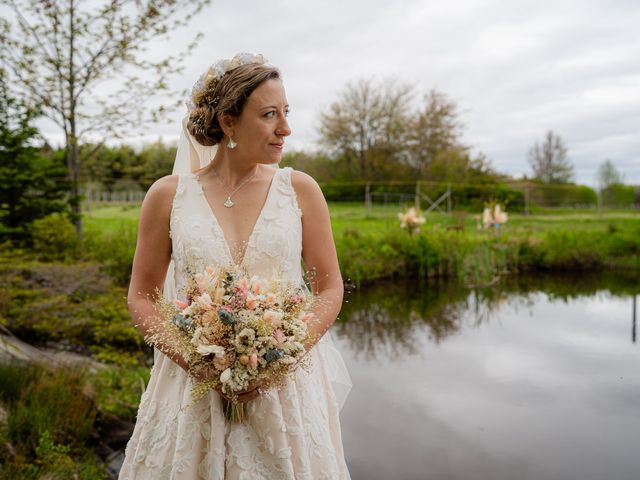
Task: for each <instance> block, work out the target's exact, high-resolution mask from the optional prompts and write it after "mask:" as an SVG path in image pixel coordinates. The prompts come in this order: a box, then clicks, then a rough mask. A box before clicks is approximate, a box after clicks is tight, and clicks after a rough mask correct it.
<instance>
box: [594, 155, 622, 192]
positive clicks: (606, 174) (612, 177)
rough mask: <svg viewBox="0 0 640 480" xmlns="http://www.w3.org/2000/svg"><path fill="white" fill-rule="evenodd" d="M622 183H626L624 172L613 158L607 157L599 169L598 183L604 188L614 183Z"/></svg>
mask: <svg viewBox="0 0 640 480" xmlns="http://www.w3.org/2000/svg"><path fill="white" fill-rule="evenodd" d="M622 183H624V180H623V176H622V174H621V173H620V172H619V171H618V169H617V168H616V167H615V165H614V164H613V162H612V161H611V160H609V159H606V160H605V161H604V162H603V163H602V165H600V168H599V169H598V184H599V185H600V189H601V190H604V189H607V188H609V187H611V186H613V185H621V184H622Z"/></svg>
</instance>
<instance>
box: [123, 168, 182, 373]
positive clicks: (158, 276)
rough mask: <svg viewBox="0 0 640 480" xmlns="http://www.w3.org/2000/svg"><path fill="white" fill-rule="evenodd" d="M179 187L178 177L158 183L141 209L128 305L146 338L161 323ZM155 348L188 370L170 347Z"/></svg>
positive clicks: (150, 191) (174, 176)
mask: <svg viewBox="0 0 640 480" xmlns="http://www.w3.org/2000/svg"><path fill="white" fill-rule="evenodd" d="M177 183H178V177H177V176H176V175H170V176H166V177H163V178H161V179H159V180H157V181H156V182H155V183H154V184H153V185H152V186H151V188H150V189H149V191H148V192H147V194H146V195H145V197H144V201H143V202H142V208H141V209H140V223H139V225H138V240H137V244H136V252H135V255H134V258H133V269H132V271H131V283H130V284H129V293H128V295H127V304H128V307H129V312H130V313H131V317H132V319H133V322H134V324H135V325H136V327H137V328H138V330H140V331H141V332H142V334H143V335H146V334H147V333H148V332H149V330H151V329H152V328H156V326H157V324H158V322H159V321H160V315H159V313H158V311H157V310H156V308H155V306H154V299H155V298H156V297H157V293H158V292H161V291H162V287H163V284H164V278H165V275H166V274H167V268H168V266H169V261H170V259H171V239H170V238H169V216H170V215H171V204H172V202H173V196H174V194H175V191H176V187H177ZM156 347H157V348H158V349H159V350H160V351H161V352H162V353H164V354H165V355H167V356H168V357H169V358H171V359H172V360H173V361H174V362H176V363H177V364H178V365H180V366H181V367H182V368H184V369H186V367H187V365H186V362H185V361H184V359H183V358H182V356H181V355H179V354H178V353H177V352H173V351H171V350H170V349H169V348H168V347H167V346H162V345H157V346H156Z"/></svg>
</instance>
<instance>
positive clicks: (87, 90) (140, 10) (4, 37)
mask: <svg viewBox="0 0 640 480" xmlns="http://www.w3.org/2000/svg"><path fill="white" fill-rule="evenodd" d="M210 2H211V0H193V1H177V0H119V1H114V0H101V1H96V2H83V1H82V0H60V1H52V0H41V1H38V0H0V5H4V6H6V7H9V10H10V12H12V14H13V17H14V18H13V19H12V21H10V20H9V19H7V18H2V19H0V62H1V63H0V66H4V67H5V69H6V70H7V71H8V72H10V74H11V85H12V87H13V88H15V96H16V97H18V98H25V99H26V100H28V102H29V103H30V104H31V105H38V106H39V108H41V111H42V113H43V115H45V116H46V117H48V118H49V119H51V120H52V121H53V122H54V123H55V124H56V125H57V126H58V127H59V128H60V129H61V130H62V132H63V133H64V138H65V151H66V161H67V166H68V172H69V177H70V180H71V185H72V187H71V195H72V200H73V204H72V207H73V211H74V214H75V222H76V229H77V231H78V233H79V234H81V232H82V223H81V217H80V202H79V176H80V165H81V163H82V159H81V157H80V149H79V145H80V143H81V141H82V139H83V137H84V136H86V135H93V136H97V137H99V140H104V139H105V138H114V137H118V136H119V135H121V134H122V133H123V132H124V131H126V132H127V133H128V134H130V133H131V130H132V128H133V127H132V126H133V125H136V126H139V125H141V124H142V123H144V122H146V121H153V120H156V119H157V118H158V115H159V114H162V113H163V112H165V111H166V109H165V108H163V107H160V108H159V109H158V110H154V109H152V108H149V101H150V100H151V99H152V98H153V97H155V96H156V95H158V94H159V93H161V92H166V91H167V90H168V86H167V85H168V77H169V75H171V74H174V73H176V72H179V71H180V70H181V68H182V60H183V59H184V58H185V57H186V53H188V52H189V51H191V50H192V49H193V48H194V46H195V43H196V42H197V40H198V39H199V38H200V36H196V38H195V39H194V41H193V42H192V43H191V44H190V45H188V46H187V48H186V52H185V53H180V54H178V55H176V56H167V57H165V58H164V59H162V60H159V61H155V60H150V59H148V58H145V55H146V48H147V47H148V45H149V44H150V43H151V42H152V41H154V40H165V39H166V40H168V39H169V38H170V35H171V34H173V33H174V32H175V30H176V29H177V28H180V27H183V26H185V25H186V24H187V23H188V21H189V20H190V19H191V18H192V17H193V16H194V15H195V14H197V13H198V12H200V11H201V10H202V8H203V7H204V6H205V5H207V4H209V3H210ZM141 72H142V73H145V74H147V77H146V79H143V78H140V77H139V76H138V74H139V73H141ZM109 81H111V84H110V83H109ZM98 87H100V88H98Z"/></svg>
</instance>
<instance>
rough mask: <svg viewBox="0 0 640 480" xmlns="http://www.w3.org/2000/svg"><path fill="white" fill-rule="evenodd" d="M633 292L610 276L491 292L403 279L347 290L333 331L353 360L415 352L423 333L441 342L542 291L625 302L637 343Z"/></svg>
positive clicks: (636, 284) (520, 283)
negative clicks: (628, 307)
mask: <svg viewBox="0 0 640 480" xmlns="http://www.w3.org/2000/svg"><path fill="white" fill-rule="evenodd" d="M638 292H640V279H638V278H637V277H636V276H634V275H629V276H626V277H625V276H621V275H610V274H609V275H602V274H600V275H582V276H580V277H576V276H575V275H536V276H519V277H513V278H509V277H508V278H505V279H503V280H502V281H501V282H500V283H498V284H497V285H494V286H492V287H491V288H484V289H482V288H479V289H472V290H470V289H468V288H465V287H464V286H461V285H456V284H452V283H445V282H434V283H432V284H428V285H422V286H420V285H417V284H415V283H410V282H406V281H403V282H393V283H382V284H377V285H374V286H370V287H367V288H365V289H363V290H355V291H352V292H347V294H346V296H345V299H346V302H345V303H344V306H343V308H342V311H341V312H340V317H339V319H338V321H337V322H336V325H335V327H334V333H335V334H337V335H338V336H340V337H342V338H344V339H345V340H346V341H347V342H348V343H349V348H350V349H351V350H352V352H353V353H354V354H355V355H356V356H359V357H362V358H365V359H368V360H374V359H383V358H398V357H400V356H403V355H413V354H416V353H418V352H419V351H420V350H421V348H422V347H421V345H422V337H423V336H424V335H426V336H427V338H428V340H429V341H431V342H434V343H440V342H442V341H443V340H444V339H445V338H446V337H448V336H450V335H454V334H456V333H457V332H458V331H459V330H460V329H461V328H463V326H464V327H478V326H480V325H481V324H483V323H485V322H490V321H491V320H492V318H494V317H496V315H497V312H498V311H499V310H500V309H501V308H503V306H509V307H511V308H517V309H525V310H530V309H531V307H532V306H533V305H534V304H535V301H536V300H535V297H536V296H537V295H539V294H541V293H542V294H544V295H545V296H546V298H548V299H549V301H556V302H558V301H559V302H563V303H565V304H566V303H568V302H569V301H571V300H575V299H578V298H582V299H585V298H596V297H598V296H602V295H609V296H611V297H614V298H616V297H617V298H629V299H630V303H631V305H630V316H631V341H632V343H636V331H637V329H636V316H637V314H636V312H637V308H636V294H637V293H638ZM463 317H464V325H463ZM416 332H420V333H416Z"/></svg>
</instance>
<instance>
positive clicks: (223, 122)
mask: <svg viewBox="0 0 640 480" xmlns="http://www.w3.org/2000/svg"><path fill="white" fill-rule="evenodd" d="M235 120H236V119H235V117H233V115H229V114H228V113H223V114H221V115H220V116H219V117H218V123H220V128H222V131H223V132H224V134H225V135H226V136H227V137H229V138H232V137H233V133H234V132H233V128H234V126H235V123H236V122H235Z"/></svg>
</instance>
